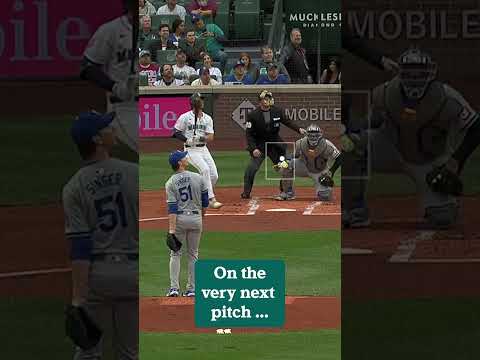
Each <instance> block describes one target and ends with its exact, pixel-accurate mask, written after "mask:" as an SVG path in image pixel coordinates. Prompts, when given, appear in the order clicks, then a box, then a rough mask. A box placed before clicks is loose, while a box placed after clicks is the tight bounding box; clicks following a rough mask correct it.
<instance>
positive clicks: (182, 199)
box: [165, 171, 208, 214]
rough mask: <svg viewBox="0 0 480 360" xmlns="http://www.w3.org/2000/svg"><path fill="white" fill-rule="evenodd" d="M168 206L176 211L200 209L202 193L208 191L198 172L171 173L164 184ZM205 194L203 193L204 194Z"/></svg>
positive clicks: (199, 210)
mask: <svg viewBox="0 0 480 360" xmlns="http://www.w3.org/2000/svg"><path fill="white" fill-rule="evenodd" d="M165 190H166V192H167V203H168V206H169V208H172V206H173V208H176V209H177V211H180V212H181V211H198V212H199V214H201V211H202V194H206V193H207V192H208V190H207V186H206V183H205V180H204V179H203V177H202V176H200V175H199V174H196V173H194V172H191V171H183V172H180V173H175V174H173V175H172V176H171V177H170V179H168V181H167V182H166V184H165ZM204 196H205V195H204Z"/></svg>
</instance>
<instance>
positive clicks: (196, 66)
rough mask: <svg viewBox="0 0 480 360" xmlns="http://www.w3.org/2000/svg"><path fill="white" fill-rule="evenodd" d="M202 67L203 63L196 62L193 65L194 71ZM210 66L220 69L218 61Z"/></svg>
mask: <svg viewBox="0 0 480 360" xmlns="http://www.w3.org/2000/svg"><path fill="white" fill-rule="evenodd" d="M202 66H203V62H201V61H197V62H196V63H195V70H199V69H200V68H201V67H202ZM212 66H213V67H216V68H219V69H220V63H219V62H218V61H214V62H212Z"/></svg>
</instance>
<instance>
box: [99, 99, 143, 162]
mask: <svg viewBox="0 0 480 360" xmlns="http://www.w3.org/2000/svg"><path fill="white" fill-rule="evenodd" d="M107 109H108V111H115V113H116V116H115V120H114V121H113V125H114V126H115V133H116V135H117V138H118V140H120V141H121V142H122V143H124V144H125V145H127V146H128V147H129V148H130V149H132V150H133V151H135V152H136V153H137V154H138V123H139V119H138V103H137V102H135V101H127V102H121V103H115V104H111V103H110V101H107Z"/></svg>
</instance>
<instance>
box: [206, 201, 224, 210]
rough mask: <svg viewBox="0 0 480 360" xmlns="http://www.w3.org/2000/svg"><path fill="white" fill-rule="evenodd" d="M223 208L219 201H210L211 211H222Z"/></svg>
mask: <svg viewBox="0 0 480 360" xmlns="http://www.w3.org/2000/svg"><path fill="white" fill-rule="evenodd" d="M222 206H223V204H222V203H221V202H218V201H217V200H215V199H213V200H211V201H210V204H209V206H208V207H209V208H210V209H220V208H221V207H222Z"/></svg>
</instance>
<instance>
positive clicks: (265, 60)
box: [257, 46, 290, 83]
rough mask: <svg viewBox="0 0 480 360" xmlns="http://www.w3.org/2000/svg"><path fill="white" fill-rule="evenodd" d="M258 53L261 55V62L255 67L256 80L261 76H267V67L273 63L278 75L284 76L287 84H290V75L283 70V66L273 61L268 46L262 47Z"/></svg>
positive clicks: (271, 52)
mask: <svg viewBox="0 0 480 360" xmlns="http://www.w3.org/2000/svg"><path fill="white" fill-rule="evenodd" d="M260 51H261V54H262V62H261V63H260V64H258V66H257V68H258V75H257V80H258V78H259V77H260V76H261V75H265V76H267V71H268V65H270V64H272V63H275V64H277V67H278V70H279V72H280V74H283V75H285V76H286V77H287V78H288V82H289V83H290V75H289V74H288V71H287V69H286V68H285V65H283V64H281V63H279V62H277V61H274V59H273V50H272V48H271V47H270V46H264V47H262V49H261V50H260Z"/></svg>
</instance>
